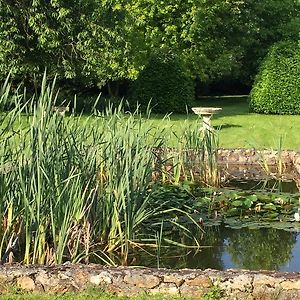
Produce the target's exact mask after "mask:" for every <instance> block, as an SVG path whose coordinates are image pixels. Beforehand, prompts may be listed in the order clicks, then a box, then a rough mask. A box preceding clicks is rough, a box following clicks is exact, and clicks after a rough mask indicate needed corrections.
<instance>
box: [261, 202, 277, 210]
mask: <svg viewBox="0 0 300 300" xmlns="http://www.w3.org/2000/svg"><path fill="white" fill-rule="evenodd" d="M264 208H265V209H268V210H277V206H276V205H274V204H273V203H268V204H265V205H264Z"/></svg>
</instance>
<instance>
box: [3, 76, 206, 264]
mask: <svg viewBox="0 0 300 300" xmlns="http://www.w3.org/2000/svg"><path fill="white" fill-rule="evenodd" d="M0 100H1V103H0V105H1V108H2V113H1V114H0V118H1V120H0V121H1V127H0V130H1V132H0V133H1V139H0V197H1V201H0V220H1V223H0V256H1V260H2V263H3V262H6V261H13V260H17V261H22V262H24V263H25V264H47V265H51V264H60V263H62V262H64V261H71V262H86V263H87V262H89V261H90V260H91V259H92V260H94V259H95V258H97V259H100V260H101V261H102V262H105V263H111V264H113V263H114V261H115V260H114V258H115V257H117V261H118V263H122V264H127V263H128V257H129V254H130V252H132V250H133V249H134V248H137V247H139V248H142V247H144V246H147V245H152V246H153V245H155V243H156V234H157V226H156V225H155V223H157V220H160V221H159V222H158V224H161V220H164V224H167V223H170V222H171V223H172V226H173V227H174V228H176V230H178V231H182V232H183V234H184V235H185V236H189V237H190V239H191V240H192V241H193V245H195V247H199V241H198V236H197V235H195V234H192V233H191V231H190V229H189V228H188V227H186V226H185V225H184V224H180V223H179V222H176V221H171V220H170V216H173V215H175V214H176V215H181V216H184V218H185V220H189V223H190V224H193V226H194V227H196V228H198V229H199V230H200V231H201V229H200V227H199V225H197V222H196V221H195V220H194V219H193V218H192V215H191V212H192V209H191V208H189V207H186V208H185V209H184V210H183V209H180V208H178V205H177V202H176V201H175V202H176V203H175V202H174V200H172V199H171V200H170V201H167V202H164V203H161V201H160V200H161V199H159V197H158V198H157V197H155V196H154V195H155V193H157V188H158V187H159V184H160V181H159V180H157V179H156V178H155V176H154V175H153V174H160V173H161V170H159V169H157V168H158V166H159V165H161V164H163V163H164V162H162V161H160V164H158V163H157V154H156V153H157V152H158V150H159V149H162V148H164V147H165V137H166V133H165V132H164V129H163V127H160V129H159V128H157V127H155V126H154V125H153V124H152V123H151V122H144V119H143V118H142V116H141V115H140V114H139V113H138V112H135V113H133V114H124V112H122V106H121V105H120V106H119V107H115V108H113V107H109V108H108V109H107V110H106V111H105V112H104V113H101V114H100V113H97V114H96V115H95V116H93V117H89V118H82V117H81V116H80V115H79V116H74V115H72V116H70V117H63V116H61V114H59V113H58V112H55V111H53V107H54V106H55V103H56V100H57V93H55V82H54V83H53V84H52V85H51V86H50V85H47V83H46V74H45V75H44V79H43V82H42V86H41V90H40V93H39V95H35V96H34V97H33V98H31V99H30V100H28V101H26V98H25V94H19V93H18V90H16V91H15V92H12V91H11V88H10V85H9V80H7V81H6V82H5V84H4V86H3V89H2V92H1V95H0ZM8 104H9V107H10V110H5V108H7V107H8ZM28 111H30V112H31V113H30V114H28V113H27V112H28ZM154 178H155V179H156V180H154ZM159 226H161V225H159ZM159 228H160V227H159ZM161 240H162V243H165V244H169V245H176V246H179V245H181V246H184V245H182V244H180V243H178V242H176V241H173V240H172V239H171V238H170V237H168V238H167V237H162V239H161ZM13 256H14V258H13Z"/></svg>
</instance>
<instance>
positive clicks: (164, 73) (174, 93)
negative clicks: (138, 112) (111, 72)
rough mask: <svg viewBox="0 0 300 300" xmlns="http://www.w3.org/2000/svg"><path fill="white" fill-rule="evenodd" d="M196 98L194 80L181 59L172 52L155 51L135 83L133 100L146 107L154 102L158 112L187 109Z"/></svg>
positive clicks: (155, 109) (134, 102)
mask: <svg viewBox="0 0 300 300" xmlns="http://www.w3.org/2000/svg"><path fill="white" fill-rule="evenodd" d="M194 98H195V88H194V82H193V80H192V79H191V78H190V77H189V76H187V74H186V70H185V68H184V66H183V64H182V63H181V62H180V60H179V59H178V58H177V57H176V56H175V55H172V54H170V53H162V52H160V53H155V54H153V55H152V56H151V57H150V59H149V61H148V63H147V65H146V66H145V68H144V69H143V70H142V71H141V72H140V74H139V76H138V78H137V79H136V80H135V81H134V82H133V84H132V87H131V102H133V104H136V103H138V104H139V105H140V106H141V109H142V110H145V109H146V108H147V107H148V105H149V102H150V107H151V109H152V111H154V112H158V113H166V112H176V113H181V112H185V111H186V107H190V106H191V105H192V103H193V101H194Z"/></svg>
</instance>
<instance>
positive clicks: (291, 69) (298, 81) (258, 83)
mask: <svg viewBox="0 0 300 300" xmlns="http://www.w3.org/2000/svg"><path fill="white" fill-rule="evenodd" d="M299 50H300V47H299V45H298V43H296V42H291V41H285V42H280V43H277V44H275V45H274V46H273V47H272V48H271V49H270V51H269V53H268V55H267V56H266V58H265V60H264V61H263V63H262V65H261V67H260V70H259V73H258V75H257V77H256V80H255V82H254V85H253V88H252V91H251V95H250V109H251V110H252V111H254V112H258V113H266V114H300V51H299Z"/></svg>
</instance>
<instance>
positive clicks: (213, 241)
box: [134, 226, 300, 272]
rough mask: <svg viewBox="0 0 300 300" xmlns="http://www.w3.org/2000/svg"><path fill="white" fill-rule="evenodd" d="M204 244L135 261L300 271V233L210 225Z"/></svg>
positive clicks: (218, 267) (144, 256) (182, 266)
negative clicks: (199, 246)
mask: <svg viewBox="0 0 300 300" xmlns="http://www.w3.org/2000/svg"><path fill="white" fill-rule="evenodd" d="M202 245H203V246H204V248H203V249H202V250H201V251H198V252H195V251H194V250H192V251H191V250H189V249H181V250H178V249H175V248H172V249H167V250H166V249H165V250H163V249H162V250H161V251H162V254H161V256H160V259H159V260H158V258H157V256H156V255H155V253H153V256H149V255H143V254H142V253H141V252H139V254H138V255H137V256H135V260H134V261H135V264H136V265H143V266H148V267H157V266H158V261H159V267H165V268H173V269H174V268H175V269H177V268H193V269H206V268H212V269H218V270H226V269H231V268H234V269H250V270H277V271H284V272H300V234H299V233H298V232H288V231H284V230H278V229H274V228H260V229H248V228H243V229H230V228H226V227H224V226H212V227H207V228H206V234H205V236H204V238H203V240H202Z"/></svg>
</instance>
